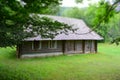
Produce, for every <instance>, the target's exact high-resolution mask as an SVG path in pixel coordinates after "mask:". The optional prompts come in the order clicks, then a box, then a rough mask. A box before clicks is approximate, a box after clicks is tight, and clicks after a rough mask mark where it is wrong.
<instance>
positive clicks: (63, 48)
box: [62, 40, 66, 54]
mask: <svg viewBox="0 0 120 80" xmlns="http://www.w3.org/2000/svg"><path fill="white" fill-rule="evenodd" d="M65 45H66V41H65V40H63V41H62V52H63V54H65Z"/></svg>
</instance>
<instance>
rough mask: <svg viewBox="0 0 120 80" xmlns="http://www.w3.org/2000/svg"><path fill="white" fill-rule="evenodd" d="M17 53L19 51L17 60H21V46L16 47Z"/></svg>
mask: <svg viewBox="0 0 120 80" xmlns="http://www.w3.org/2000/svg"><path fill="white" fill-rule="evenodd" d="M16 51H17V53H16V54H17V55H16V56H17V58H20V57H21V44H19V45H17V47H16Z"/></svg>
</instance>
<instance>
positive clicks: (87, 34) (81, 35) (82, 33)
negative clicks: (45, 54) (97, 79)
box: [25, 15, 103, 41]
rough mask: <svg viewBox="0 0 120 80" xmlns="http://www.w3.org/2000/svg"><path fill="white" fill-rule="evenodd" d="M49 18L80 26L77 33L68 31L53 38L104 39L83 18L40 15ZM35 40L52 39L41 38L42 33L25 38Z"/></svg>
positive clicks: (74, 26)
mask: <svg viewBox="0 0 120 80" xmlns="http://www.w3.org/2000/svg"><path fill="white" fill-rule="evenodd" d="M40 16H45V17H48V18H52V19H53V20H57V21H58V22H62V23H65V24H68V25H72V27H73V28H78V29H77V31H75V33H71V32H68V35H66V34H64V33H63V34H59V35H57V36H55V38H54V39H53V40H102V39H103V38H102V37H101V36H99V35H98V34H97V33H95V32H94V31H91V29H90V28H89V27H88V26H87V25H86V24H85V22H84V21H83V20H81V19H74V18H67V17H59V16H50V15H40ZM33 40H51V39H50V38H41V36H40V35H38V36H37V37H31V38H27V39H25V41H33Z"/></svg>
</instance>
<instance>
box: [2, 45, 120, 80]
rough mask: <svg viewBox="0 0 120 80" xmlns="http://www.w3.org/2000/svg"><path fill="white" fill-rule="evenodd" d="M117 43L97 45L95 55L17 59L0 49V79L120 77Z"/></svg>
mask: <svg viewBox="0 0 120 80" xmlns="http://www.w3.org/2000/svg"><path fill="white" fill-rule="evenodd" d="M119 70H120V46H116V45H113V44H112V45H110V44H99V45H98V54H78V55H71V56H57V57H46V58H29V59H16V57H15V49H11V48H0V80H71V79H72V80H119V79H120V76H119V75H120V71H119Z"/></svg>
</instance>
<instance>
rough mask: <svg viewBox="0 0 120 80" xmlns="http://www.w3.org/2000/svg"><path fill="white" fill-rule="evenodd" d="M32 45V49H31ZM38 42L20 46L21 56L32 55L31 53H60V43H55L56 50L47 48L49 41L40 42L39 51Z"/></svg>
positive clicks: (29, 42)
mask: <svg viewBox="0 0 120 80" xmlns="http://www.w3.org/2000/svg"><path fill="white" fill-rule="evenodd" d="M33 44H34V47H35V48H34V49H33ZM38 44H39V41H34V42H33V41H25V42H23V44H22V51H21V53H22V54H32V53H34V54H35V53H37V54H38V53H52V52H62V41H57V46H56V48H49V46H48V45H49V41H41V49H39V48H37V47H38Z"/></svg>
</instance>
